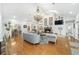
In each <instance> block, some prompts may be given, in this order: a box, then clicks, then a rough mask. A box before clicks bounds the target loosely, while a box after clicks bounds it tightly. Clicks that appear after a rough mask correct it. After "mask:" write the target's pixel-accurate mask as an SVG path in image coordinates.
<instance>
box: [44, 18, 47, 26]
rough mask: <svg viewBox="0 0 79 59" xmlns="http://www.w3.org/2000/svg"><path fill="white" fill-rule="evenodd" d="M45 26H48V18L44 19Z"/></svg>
mask: <svg viewBox="0 0 79 59" xmlns="http://www.w3.org/2000/svg"><path fill="white" fill-rule="evenodd" d="M44 26H47V18H45V19H44Z"/></svg>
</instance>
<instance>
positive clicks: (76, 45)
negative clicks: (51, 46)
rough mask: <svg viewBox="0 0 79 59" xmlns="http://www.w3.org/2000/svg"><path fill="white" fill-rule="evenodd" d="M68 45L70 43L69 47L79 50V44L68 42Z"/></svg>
mask: <svg viewBox="0 0 79 59" xmlns="http://www.w3.org/2000/svg"><path fill="white" fill-rule="evenodd" d="M69 43H70V46H73V47H76V48H79V43H77V42H69Z"/></svg>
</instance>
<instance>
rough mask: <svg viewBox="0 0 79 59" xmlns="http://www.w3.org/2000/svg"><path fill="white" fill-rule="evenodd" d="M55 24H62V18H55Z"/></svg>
mask: <svg viewBox="0 0 79 59" xmlns="http://www.w3.org/2000/svg"><path fill="white" fill-rule="evenodd" d="M55 25H63V20H56V21H55Z"/></svg>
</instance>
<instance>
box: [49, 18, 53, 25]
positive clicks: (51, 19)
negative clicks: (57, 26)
mask: <svg viewBox="0 0 79 59" xmlns="http://www.w3.org/2000/svg"><path fill="white" fill-rule="evenodd" d="M49 25H50V26H51V25H53V17H49Z"/></svg>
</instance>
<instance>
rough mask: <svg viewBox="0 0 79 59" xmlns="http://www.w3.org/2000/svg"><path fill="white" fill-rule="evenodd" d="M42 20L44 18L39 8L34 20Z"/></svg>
mask: <svg viewBox="0 0 79 59" xmlns="http://www.w3.org/2000/svg"><path fill="white" fill-rule="evenodd" d="M41 19H42V16H41V15H40V10H39V7H37V10H36V15H35V16H34V20H36V21H37V22H39V21H40V20H41Z"/></svg>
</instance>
